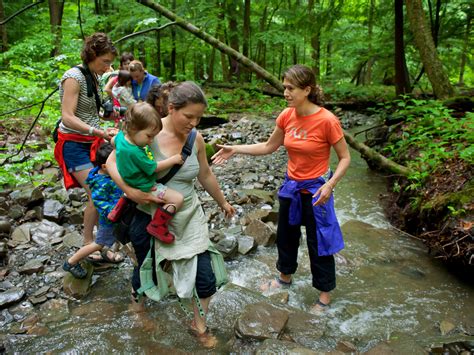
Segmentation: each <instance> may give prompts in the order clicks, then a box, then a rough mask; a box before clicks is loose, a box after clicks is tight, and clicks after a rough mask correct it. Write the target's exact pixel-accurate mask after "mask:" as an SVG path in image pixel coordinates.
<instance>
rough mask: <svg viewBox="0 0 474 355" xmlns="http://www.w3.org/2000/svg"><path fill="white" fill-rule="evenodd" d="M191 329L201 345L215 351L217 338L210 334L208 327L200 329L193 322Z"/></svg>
mask: <svg viewBox="0 0 474 355" xmlns="http://www.w3.org/2000/svg"><path fill="white" fill-rule="evenodd" d="M190 329H191V332H192V333H193V335H194V336H195V337H196V338H197V340H198V341H199V343H201V345H202V346H203V347H205V348H206V349H214V348H215V347H216V346H217V338H216V337H215V336H214V335H213V334H212V333H211V332H210V330H209V328H208V327H205V328H204V329H198V328H197V326H196V324H195V323H194V321H193V322H191V325H190Z"/></svg>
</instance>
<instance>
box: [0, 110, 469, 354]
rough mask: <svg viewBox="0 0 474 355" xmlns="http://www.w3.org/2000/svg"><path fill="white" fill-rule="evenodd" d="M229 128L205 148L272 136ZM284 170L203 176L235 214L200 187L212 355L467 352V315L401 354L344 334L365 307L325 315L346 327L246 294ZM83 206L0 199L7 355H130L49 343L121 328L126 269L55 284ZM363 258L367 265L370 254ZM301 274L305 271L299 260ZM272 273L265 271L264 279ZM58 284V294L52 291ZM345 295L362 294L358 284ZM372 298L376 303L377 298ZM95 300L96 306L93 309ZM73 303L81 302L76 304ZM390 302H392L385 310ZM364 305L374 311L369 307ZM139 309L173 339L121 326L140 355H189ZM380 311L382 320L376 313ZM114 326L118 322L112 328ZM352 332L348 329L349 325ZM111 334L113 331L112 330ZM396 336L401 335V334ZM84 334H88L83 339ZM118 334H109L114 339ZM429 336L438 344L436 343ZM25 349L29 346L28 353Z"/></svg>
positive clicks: (262, 125) (78, 199)
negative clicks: (210, 272)
mask: <svg viewBox="0 0 474 355" xmlns="http://www.w3.org/2000/svg"><path fill="white" fill-rule="evenodd" d="M238 118H239V119H238V120H235V121H231V122H230V123H228V124H226V125H224V126H221V127H217V128H209V129H206V130H203V131H202V133H203V135H204V136H205V139H206V141H208V142H213V141H215V140H217V139H219V140H221V141H224V142H229V143H231V144H232V143H240V142H244V143H253V142H257V141H262V140H264V139H265V138H266V137H267V136H268V135H269V134H270V133H271V131H272V129H273V127H272V124H273V121H272V120H259V121H257V120H255V119H248V118H245V117H238ZM346 119H347V121H345V122H346V125H347V126H349V125H353V124H354V122H355V123H356V124H357V123H360V122H361V121H363V122H364V123H366V117H362V116H359V115H349V114H348V115H347V116H346ZM355 154H357V153H355ZM285 164H286V154H285V152H284V151H283V149H280V150H279V151H278V152H277V153H276V154H274V155H272V156H271V157H245V156H239V157H235V158H233V159H232V160H231V161H230V162H229V164H228V166H226V167H214V172H215V173H216V175H217V177H218V180H219V182H220V185H221V187H222V189H223V191H224V193H225V194H226V196H227V197H228V199H229V200H230V201H231V203H232V204H234V205H235V206H236V208H237V210H238V212H239V213H238V216H237V218H235V219H234V220H232V221H226V220H224V219H223V217H222V213H221V212H220V211H219V210H218V208H217V206H216V204H215V203H214V202H213V201H212V199H211V198H210V196H208V195H207V193H205V192H204V191H202V189H199V194H200V196H201V199H202V201H203V206H204V209H205V212H206V215H207V216H208V218H209V223H210V227H211V233H212V239H213V241H214V242H215V243H216V245H217V246H218V248H219V249H220V250H221V252H222V253H223V254H224V255H225V258H226V260H227V263H228V267H229V272H230V275H231V281H233V282H232V283H231V284H229V285H227V286H226V287H225V288H224V289H223V290H222V291H220V292H219V294H218V295H217V296H216V297H215V300H214V301H213V305H212V310H211V313H210V323H211V326H213V327H214V328H218V329H217V330H216V331H217V333H218V336H219V338H220V340H221V342H222V343H223V344H222V345H221V346H220V348H219V349H218V352H222V353H228V352H237V353H240V352H257V353H269V352H274V351H279V352H284V353H285V352H292V353H293V352H295V353H300V352H302V353H315V352H316V351H317V352H321V353H335V354H337V353H348V352H349V353H350V352H367V353H374V354H375V353H387V352H395V353H396V352H399V353H404V352H403V351H402V352H400V351H401V350H400V349H408V348H411V349H413V350H414V352H413V353H419V352H423V351H428V349H430V347H431V349H432V351H438V352H445V351H448V350H446V349H449V351H452V352H451V353H459V354H461V353H463V351H464V352H466V351H471V350H472V348H473V342H472V335H473V334H474V320H472V318H469V317H467V318H462V317H461V318H458V317H454V318H455V320H452V319H451V318H450V317H447V316H446V317H445V316H443V317H441V319H440V320H437V321H433V328H436V330H435V331H434V332H430V337H431V338H430V340H429V344H424V343H422V341H421V340H420V339H418V338H415V339H413V340H411V341H410V342H404V343H403V346H402V345H400V344H397V341H396V336H395V337H394V336H393V335H390V336H387V338H385V339H383V338H384V337H385V333H386V330H381V331H380V332H379V331H378V330H375V329H374V331H373V333H376V335H374V334H371V335H370V336H367V335H365V334H364V335H363V334H362V333H360V332H359V331H358V330H357V329H353V330H352V331H351V330H350V329H351V327H354V324H352V323H347V322H348V319H349V318H348V317H349V316H348V314H349V315H351V314H352V318H356V319H357V318H358V317H363V314H364V312H363V309H362V308H363V307H365V306H362V305H360V304H359V305H358V306H357V305H355V304H351V305H349V306H348V305H346V306H344V305H343V304H340V305H339V306H337V305H336V306H335V307H334V309H335V310H334V312H335V314H337V313H338V312H339V310H340V311H341V312H343V314H345V316H344V317H345V318H344V317H343V319H341V318H340V317H335V318H333V317H329V318H328V317H324V316H323V317H321V316H317V315H312V314H309V313H307V312H306V311H305V309H306V308H307V306H308V304H305V302H306V303H308V302H311V301H310V300H300V301H299V302H297V303H295V302H296V301H292V300H295V299H296V300H298V297H300V296H299V295H298V293H295V291H284V292H281V293H277V294H274V295H266V296H270V297H265V296H262V295H261V294H260V293H258V292H256V289H257V284H258V283H260V282H261V281H262V279H263V274H260V271H261V270H259V268H262V265H263V268H268V269H269V270H270V269H271V268H272V266H273V263H274V261H275V254H274V250H273V254H271V253H270V254H269V252H268V250H272V249H271V248H272V245H273V243H274V241H275V230H276V217H277V214H276V212H275V211H276V210H277V201H276V200H275V192H276V190H277V189H278V186H279V185H280V183H281V181H282V177H283V174H284V171H285ZM42 173H44V174H48V175H50V176H51V179H52V181H54V179H57V178H58V171H57V169H55V168H54V167H48V168H47V169H45V170H44V171H43V172H42ZM343 183H344V182H343ZM85 200H86V196H85V194H84V193H83V191H82V190H80V189H75V190H72V191H69V192H68V193H67V192H66V191H65V190H64V189H63V188H62V186H61V185H60V182H58V183H57V184H56V185H55V186H54V187H47V188H43V187H34V186H22V187H18V188H17V189H11V190H5V191H2V192H1V193H0V216H2V217H1V218H0V233H1V237H2V241H1V242H0V258H1V259H0V262H1V264H2V266H1V267H0V309H1V313H0V325H1V328H2V332H1V337H2V338H1V339H2V344H3V348H4V350H6V351H7V352H24V351H26V352H29V351H31V350H33V351H35V352H45V351H68V350H77V348H78V347H79V346H81V347H82V348H81V350H84V351H94V349H95V350H96V351H99V352H103V351H106V350H107V349H108V350H111V349H112V348H113V345H111V344H114V345H115V346H117V348H115V349H121V350H118V351H132V352H133V349H134V348H133V347H132V348H129V347H127V346H130V345H126V344H125V343H123V342H124V340H123V337H120V335H117V339H115V338H114V339H115V340H114V342H111V341H110V339H109V342H108V343H103V342H100V341H99V342H98V343H97V344H99V346H98V347H97V344H95V345H94V342H92V344H91V343H88V342H87V339H83V340H82V338H81V337H80V336H78V337H79V338H78V339H79V340H78V341H77V342H71V343H70V344H69V345H68V346H69V348H68V346H65V345H64V344H63V343H62V342H61V341H59V340H58V341H57V344H56V345H55V344H53V343H54V341H55V339H59V338H57V337H59V335H56V333H57V334H64V333H67V332H70V331H75V332H77V333H81V332H82V330H83V329H84V327H88V329H89V330H90V329H93V330H95V331H96V332H108V331H110V333H111V334H114V333H115V331H116V329H115V328H114V326H115V324H116V323H114V322H112V320H110V319H108V318H107V317H108V316H109V315H110V314H113V315H114V317H115V318H116V317H118V318H119V319H120V317H123V314H127V310H126V303H127V302H128V289H129V288H128V285H127V283H128V282H129V280H128V277H129V273H130V270H131V268H132V264H131V261H130V259H127V260H126V261H125V262H124V263H122V264H120V265H104V266H103V267H101V268H99V269H96V270H95V271H96V272H95V273H94V275H93V276H91V282H92V287H91V288H90V287H89V284H87V285H86V286H84V284H83V283H77V284H75V283H74V282H73V281H74V280H71V277H69V278H68V276H67V275H66V277H65V273H64V272H63V271H62V269H61V265H62V263H63V261H64V259H65V258H66V257H67V256H68V255H70V254H71V253H72V252H73V250H75V249H77V248H79V247H80V246H81V245H82V236H81V223H82V208H83V206H84V202H85ZM369 219H370V218H365V221H366V222H369ZM348 223H349V222H348ZM344 230H345V232H347V233H346V234H349V235H351V236H354V235H355V234H357V233H356V232H355V231H357V230H360V232H359V234H360V238H367V235H369V236H370V235H372V234H371V233H375V234H374V236H373V237H374V238H377V237H380V235H382V234H383V235H384V236H385V237H384V238H386V239H387V240H390V238H393V233H392V232H390V233H388V234H386V235H385V232H382V231H381V230H376V231H375V230H374V228H373V226H371V225H370V224H365V223H362V224H361V223H360V222H350V223H349V224H345V226H344ZM371 231H372V232H371ZM375 235H376V236H375ZM397 243H398V242H397ZM410 245H411V247H410V248H413V249H417V248H418V247H416V246H415V245H414V244H413V245H412V244H410ZM349 247H350V245H349ZM364 248H366V247H364ZM256 250H257V252H256ZM417 250H418V249H417ZM396 253H397V252H395V255H396ZM417 253H418V251H417ZM374 254H375V255H377V253H376V252H375V251H374ZM415 255H418V254H415ZM412 256H413V255H412ZM253 258H256V259H259V260H263V261H262V262H263V264H259V265H260V266H257V267H255V266H252V269H251V270H252V271H251V272H253V273H254V274H255V275H253V276H254V277H253V278H252V277H250V279H246V280H244V281H240V282H239V280H241V278H242V273H243V272H245V269H243V271H242V269H239V267H242V265H245V262H246V261H244V260H249V261H250V260H252V259H253ZM404 258H405V256H404V257H403V258H402V259H399V260H405V259H404ZM392 259H393V260H397V257H394V256H393V255H392V256H391V255H385V254H382V255H381V256H379V257H377V256H376V257H375V259H374V260H375V262H376V263H377V265H379V266H378V267H377V269H376V270H377V271H375V272H376V273H378V272H379V271H380V267H382V268H383V265H385V264H387V263H389V264H390V263H391V262H392V261H390V260H392ZM372 261H373V260H372ZM337 262H338V270H339V271H338V275H339V276H341V274H342V276H343V277H344V275H353V276H354V275H355V276H356V277H355V279H358V278H360V279H359V281H360V282H361V283H366V284H367V283H369V284H370V277H371V276H370V274H368V275H364V276H360V275H359V276H358V275H357V272H356V271H354V270H357V269H358V267H360V266H361V265H363V264H364V263H366V262H367V261H365V260H363V259H362V258H359V257H357V256H356V255H352V256H350V257H348V256H345V255H344V254H342V255H339V256H338V258H337ZM403 262H404V261H403ZM403 262H402V263H403ZM301 265H304V262H303V261H302V262H301ZM302 268H303V270H304V271H305V272H306V274H307V273H308V272H309V270H307V267H306V268H305V267H304V266H302ZM400 272H401V273H403V274H404V275H405V276H407V277H408V278H409V279H410V280H411V282H413V280H415V281H416V280H419V279H423V278H426V274H427V273H428V272H427V271H425V270H423V267H420V266H407V267H402V269H401V271H400ZM271 273H274V270H272V271H271ZM91 274H92V272H91ZM428 274H429V273H428ZM379 277H380V275H379ZM305 278H307V277H305ZM382 278H383V276H382ZM107 279H111V280H114V282H113V285H112V286H109V285H107V282H106V280H107ZM303 280H304V279H303V278H302V279H301V280H297V282H296V284H297V285H296V287H297V288H298V287H299V286H302V287H303V293H309V292H313V291H308V290H311V288H310V287H308V285H307V284H306V281H303ZM65 282H66V283H67V285H68V286H69V287H67V288H64V287H63V285H64V283H65ZM346 283H348V281H346ZM355 285H357V284H356V283H355V284H354V286H355ZM355 287H362V288H363V286H360V285H359V286H355ZM101 288H103V289H104V290H109V293H108V296H105V295H104V294H101ZM109 288H110V289H109ZM298 289H299V288H298ZM427 289H429V288H428V287H427ZM120 291H122V292H120ZM104 292H106V291H104ZM423 292H425V291H423ZM426 292H428V291H426ZM442 292H444V291H442ZM459 292H460V293H461V296H460V297H461V298H462V300H465V299H466V297H467V298H469V295H472V294H474V293H472V290H468V291H464V290H460V291H459ZM463 292H467V294H463ZM117 293H121V295H120V298H118V299H116V298H114V297H118V296H117ZM113 295H114V296H113ZM376 296H377V297H379V298H383V297H384V296H382V295H380V294H377V295H376ZM94 297H95V298H96V300H95V301H92V300H93V299H94ZM308 297H310V296H308ZM311 297H313V296H311ZM410 297H412V296H410ZM426 297H427V298H428V301H426V302H433V300H432V299H431V298H430V297H428V296H426ZM449 297H452V295H449ZM81 298H82V300H83V301H77V300H76V299H81ZM81 302H83V303H81ZM288 302H289V303H288ZM377 302H378V301H377ZM391 302H392V303H394V304H396V303H397V301H396V300H393V301H391ZM342 303H343V302H342ZM372 303H374V301H373V300H372ZM443 303H444V300H443ZM471 303H472V301H471V302H467V301H463V302H462V307H469V306H470V305H471ZM309 304H310V303H309ZM150 307H151V308H153V309H154V310H153V311H151V313H150V315H149V317H150V318H153V317H154V316H156V317H157V318H160V317H163V315H162V313H163V312H164V310H165V309H166V312H165V314H166V317H167V319H168V320H169V321H170V322H171V324H172V325H173V326H175V327H177V329H178V330H177V334H173V335H170V334H171V333H173V332H172V331H171V329H167V328H166V327H165V329H163V328H162V329H161V330H160V329H156V327H155V325H153V324H152V325H151V326H150V327H151V328H147V324H148V325H149V324H150V323H149V321H147V320H143V319H139V320H137V321H136V323H134V324H139V326H132V330H131V331H135V333H134V335H135V336H136V337H137V339H142V338H144V339H143V341H142V342H141V343H140V342H139V344H141V346H142V348H141V350H143V351H146V350H147V349H148V348H147V347H148V346H151V345H150V344H148V343H147V341H148V342H149V341H150V339H149V334H152V335H153V336H152V338H153V339H152V340H153V341H154V344H155V345H156V347H155V348H149V350H155V351H156V350H160V349H161V350H163V351H170V350H172V351H177V352H179V351H181V350H184V351H191V352H192V351H194V348H193V344H194V341H193V339H192V337H189V336H187V335H184V333H186V330H185V329H186V328H185V326H184V325H182V324H181V323H180V322H178V321H177V320H176V319H177V318H179V316H178V314H179V313H180V310H179V307H178V306H177V303H176V301H175V300H174V301H173V300H171V301H169V302H164V303H163V304H160V305H150ZM381 307H382V306H381ZM392 307H393V306H392ZM389 308H390V307H389ZM223 309H225V310H226V311H225V312H224V313H222V310H223ZM341 309H343V310H341ZM470 309H473V308H470ZM219 310H221V311H219ZM383 312H387V309H385V311H383ZM390 312H395V314H396V313H397V312H401V311H400V310H398V308H397V307H396V306H395V308H393V309H392V310H391V311H390ZM459 312H460V313H463V312H462V309H461V310H459V309H457V311H456V313H459ZM395 314H394V315H393V316H390V315H389V316H387V317H388V319H391V317H392V318H394V319H397V317H398V316H396V315H395ZM443 314H444V313H443ZM129 317H132V316H129ZM352 318H351V319H352ZM72 319H75V320H76V321H77V320H81V319H82V320H84V323H83V322H82V321H80V322H78V323H77V324H71V322H72V321H71V320H72ZM127 319H128V318H127ZM118 322H119V324H121V323H120V320H119V321H118ZM152 323H153V322H152ZM336 323H337V325H336ZM350 324H352V325H350ZM362 326H363V325H358V327H362ZM61 327H62V328H61ZM120 327H123V324H121V326H120ZM334 327H336V328H334ZM341 327H342V328H344V327H348V328H347V329H349V330H348V334H347V335H346V336H342V337H341V336H334V334H331V333H332V332H334V333H337V332H338V331H337V330H336V329H339V331H340V328H341ZM385 327H386V326H385ZM400 327H401V328H403V326H400ZM63 328H64V329H63ZM376 328H377V329H378V328H384V326H383V325H380V326H377V327H376ZM60 329H62V330H60ZM168 330H169V331H168ZM397 331H398V332H400V330H396V331H395V333H396V332H397ZM183 332H184V333H183ZM391 332H392V331H390V333H391ZM84 333H85V334H87V331H84ZM117 333H119V331H118V330H117ZM433 334H439V337H436V336H433ZM163 335H166V337H169V340H168V341H167V342H163V341H162V339H161V338H162V337H163ZM110 336H112V335H110ZM155 337H157V338H158V339H156V338H155ZM182 338H184V340H183V339H182ZM188 338H189V339H188ZM326 338H327V339H326ZM41 339H44V341H43V340H41ZM61 339H62V338H61ZM384 340H385V341H384ZM388 340H391V341H388ZM30 343H34V344H36V345H34V346H33V347H30V346H29V344H30ZM79 344H81V345H79ZM144 344H146V345H144ZM407 344H408V345H407ZM101 346H102V347H101Z"/></svg>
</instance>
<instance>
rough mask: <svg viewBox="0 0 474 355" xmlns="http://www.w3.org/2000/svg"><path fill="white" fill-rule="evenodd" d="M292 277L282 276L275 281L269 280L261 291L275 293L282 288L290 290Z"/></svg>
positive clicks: (262, 286)
mask: <svg viewBox="0 0 474 355" xmlns="http://www.w3.org/2000/svg"><path fill="white" fill-rule="evenodd" d="M291 282H292V281H291V276H286V275H284V276H283V275H280V277H275V278H274V279H273V280H269V281H267V282H265V283H264V284H262V285H261V286H260V291H262V292H267V291H275V290H278V289H281V288H288V287H290V286H291Z"/></svg>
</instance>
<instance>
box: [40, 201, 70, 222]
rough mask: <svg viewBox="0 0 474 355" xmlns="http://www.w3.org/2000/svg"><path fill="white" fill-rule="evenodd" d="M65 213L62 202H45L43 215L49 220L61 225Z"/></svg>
mask: <svg viewBox="0 0 474 355" xmlns="http://www.w3.org/2000/svg"><path fill="white" fill-rule="evenodd" d="M64 212H65V208H64V205H63V204H62V203H61V202H59V201H56V200H51V199H48V200H46V201H44V205H43V215H44V218H46V219H47V220H50V221H53V222H56V223H59V221H60V220H61V218H62V216H63V215H64Z"/></svg>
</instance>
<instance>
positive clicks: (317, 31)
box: [308, 0, 321, 80]
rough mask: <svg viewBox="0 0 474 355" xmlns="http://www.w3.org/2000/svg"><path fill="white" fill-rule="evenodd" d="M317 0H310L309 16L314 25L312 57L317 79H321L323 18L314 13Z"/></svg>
mask: <svg viewBox="0 0 474 355" xmlns="http://www.w3.org/2000/svg"><path fill="white" fill-rule="evenodd" d="M316 4H319V0H316ZM314 6H315V0H309V1H308V17H309V21H310V23H311V24H315V25H314V29H313V31H312V35H311V48H312V51H311V58H313V65H312V67H313V72H314V75H315V76H316V80H319V76H320V73H321V26H320V25H319V23H320V22H321V20H318V19H316V16H315V13H314Z"/></svg>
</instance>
